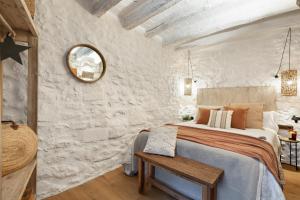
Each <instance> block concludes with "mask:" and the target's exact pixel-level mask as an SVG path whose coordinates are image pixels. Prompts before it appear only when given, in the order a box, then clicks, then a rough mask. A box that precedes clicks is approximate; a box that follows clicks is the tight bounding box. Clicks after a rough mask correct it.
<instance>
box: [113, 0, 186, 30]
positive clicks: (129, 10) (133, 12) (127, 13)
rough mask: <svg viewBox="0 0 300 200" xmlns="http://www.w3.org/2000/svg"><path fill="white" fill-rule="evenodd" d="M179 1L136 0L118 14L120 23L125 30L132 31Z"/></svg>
mask: <svg viewBox="0 0 300 200" xmlns="http://www.w3.org/2000/svg"><path fill="white" fill-rule="evenodd" d="M180 1H181V0H136V1H134V2H132V3H131V4H130V5H129V6H128V7H126V8H124V9H123V10H122V11H121V12H120V14H119V20H120V23H121V24H122V26H123V27H124V28H125V29H128V30H130V29H133V28H135V27H137V26H139V25H140V24H142V23H144V22H145V21H147V20H148V19H150V18H151V17H153V16H155V15H157V14H159V13H161V12H163V11H165V10H166V9H168V8H170V7H172V6H174V5H175V4H177V3H178V2H180Z"/></svg>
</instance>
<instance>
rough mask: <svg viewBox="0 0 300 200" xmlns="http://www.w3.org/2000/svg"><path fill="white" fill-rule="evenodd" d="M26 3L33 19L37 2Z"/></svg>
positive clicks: (32, 0) (27, 0) (33, 0)
mask: <svg viewBox="0 0 300 200" xmlns="http://www.w3.org/2000/svg"><path fill="white" fill-rule="evenodd" d="M25 3H26V4H27V7H28V10H29V12H30V14H31V17H32V18H33V17H34V14H35V0H25Z"/></svg>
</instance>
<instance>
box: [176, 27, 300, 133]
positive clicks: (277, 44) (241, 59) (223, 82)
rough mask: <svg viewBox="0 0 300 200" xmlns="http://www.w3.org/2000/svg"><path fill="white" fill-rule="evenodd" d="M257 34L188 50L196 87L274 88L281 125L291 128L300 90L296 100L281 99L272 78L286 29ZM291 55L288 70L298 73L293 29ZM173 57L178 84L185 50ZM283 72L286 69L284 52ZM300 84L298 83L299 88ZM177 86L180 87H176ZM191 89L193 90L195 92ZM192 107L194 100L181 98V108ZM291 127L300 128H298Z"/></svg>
mask: <svg viewBox="0 0 300 200" xmlns="http://www.w3.org/2000/svg"><path fill="white" fill-rule="evenodd" d="M257 31H258V33H255V31H254V32H253V34H252V35H250V36H249V35H248V37H242V36H239V37H238V39H235V40H234V39H232V40H229V41H227V42H224V43H220V44H216V45H212V46H209V47H205V48H202V47H196V48H192V49H190V50H191V58H192V63H193V69H194V76H195V77H196V78H197V79H199V84H198V85H197V87H200V88H210V87H235V86H275V87H276V88H277V91H278V100H277V108H278V111H279V113H280V121H281V123H284V124H294V123H293V122H292V121H291V120H290V118H291V117H292V115H294V114H296V115H300V97H299V95H300V87H298V96H297V97H283V96H281V94H280V79H275V78H274V75H275V73H276V71H277V69H278V66H279V62H280V58H281V53H282V50H283V45H284V41H285V37H286V34H287V28H286V29H267V30H266V31H263V32H259V30H257ZM291 52H292V54H291V63H292V66H291V68H294V69H298V70H299V69H300V68H299V67H300V28H299V27H293V37H292V47H291ZM176 54H177V55H176V56H175V57H178V58H180V59H178V60H177V61H176V62H175V63H174V64H172V68H173V71H175V72H173V73H174V74H177V77H178V80H179V79H180V78H181V79H182V78H183V77H184V76H186V71H187V68H186V66H187V64H186V63H187V50H186V51H179V52H177V53H176ZM282 69H283V70H286V69H288V54H287V52H286V54H285V57H284V63H283V68H282ZM176 72H177V73H176ZM298 75H299V73H298ZM299 84H300V80H298V86H299ZM177 85H178V87H180V84H179V83H177ZM195 87H196V86H195ZM179 89H180V88H179ZM179 89H178V91H179ZM194 89H195V90H196V88H194ZM194 94H195V93H194ZM195 103H196V97H195V96H193V97H183V96H182V97H180V104H181V105H182V107H184V106H186V105H195ZM294 125H295V126H298V127H299V128H300V124H294Z"/></svg>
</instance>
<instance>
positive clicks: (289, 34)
mask: <svg viewBox="0 0 300 200" xmlns="http://www.w3.org/2000/svg"><path fill="white" fill-rule="evenodd" d="M289 36H290V40H289V70H290V68H291V41H292V29H291V28H289V30H288V33H287V35H286V39H285V43H284V47H283V51H282V54H281V59H280V64H279V68H278V70H277V73H276V75H275V77H276V76H278V73H279V72H280V69H281V67H282V61H283V56H284V53H285V49H286V44H287V42H288V38H289Z"/></svg>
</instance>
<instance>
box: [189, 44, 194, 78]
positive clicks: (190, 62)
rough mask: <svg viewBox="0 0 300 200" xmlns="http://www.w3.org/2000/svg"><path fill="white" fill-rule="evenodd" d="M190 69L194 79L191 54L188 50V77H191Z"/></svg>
mask: <svg viewBox="0 0 300 200" xmlns="http://www.w3.org/2000/svg"><path fill="white" fill-rule="evenodd" d="M190 68H191V73H192V79H193V67H192V61H191V52H190V50H188V77H190Z"/></svg>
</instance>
